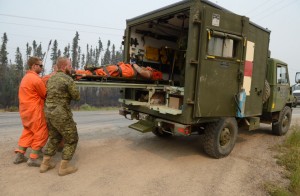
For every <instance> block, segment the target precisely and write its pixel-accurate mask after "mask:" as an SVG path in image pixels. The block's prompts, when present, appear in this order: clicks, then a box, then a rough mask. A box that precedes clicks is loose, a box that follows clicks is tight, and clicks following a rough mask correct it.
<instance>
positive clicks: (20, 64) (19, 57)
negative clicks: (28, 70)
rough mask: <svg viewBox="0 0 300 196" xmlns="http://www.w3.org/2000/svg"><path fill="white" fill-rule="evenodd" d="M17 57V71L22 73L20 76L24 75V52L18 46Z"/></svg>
mask: <svg viewBox="0 0 300 196" xmlns="http://www.w3.org/2000/svg"><path fill="white" fill-rule="evenodd" d="M15 57H16V59H15V63H16V67H17V71H18V73H19V74H20V77H21V78H22V77H23V58H22V54H21V52H20V48H19V47H17V50H16V56H15Z"/></svg>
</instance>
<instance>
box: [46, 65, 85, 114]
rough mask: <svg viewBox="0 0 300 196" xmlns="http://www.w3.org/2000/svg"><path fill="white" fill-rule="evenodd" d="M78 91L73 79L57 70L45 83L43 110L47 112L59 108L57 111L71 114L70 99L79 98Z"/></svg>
mask: <svg viewBox="0 0 300 196" xmlns="http://www.w3.org/2000/svg"><path fill="white" fill-rule="evenodd" d="M79 99H80V93H79V90H78V88H77V86H76V84H75V82H74V80H73V79H72V78H71V77H70V76H68V75H67V74H65V73H63V72H62V71H58V72H57V73H56V74H55V75H53V76H52V77H50V79H49V80H48V83H47V98H46V102H45V112H46V113H49V112H51V111H53V110H55V109H58V108H60V109H59V111H60V112H59V113H65V112H67V113H68V114H70V115H72V114H71V108H70V103H71V100H79Z"/></svg>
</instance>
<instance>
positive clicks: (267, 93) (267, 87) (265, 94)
mask: <svg viewBox="0 0 300 196" xmlns="http://www.w3.org/2000/svg"><path fill="white" fill-rule="evenodd" d="M270 94H271V87H270V84H269V82H268V81H267V80H265V89H264V92H263V97H262V98H263V103H265V102H266V101H268V99H269V97H270Z"/></svg>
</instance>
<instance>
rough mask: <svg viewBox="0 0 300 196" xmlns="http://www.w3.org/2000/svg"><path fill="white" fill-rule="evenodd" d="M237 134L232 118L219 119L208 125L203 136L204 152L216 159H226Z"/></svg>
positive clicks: (234, 120)
mask: <svg viewBox="0 0 300 196" xmlns="http://www.w3.org/2000/svg"><path fill="white" fill-rule="evenodd" d="M237 133H238V126H237V122H236V119H235V118H232V117H226V118H221V119H220V120H219V121H217V122H214V123H210V124H208V125H207V127H206V129H205V134H204V141H203V148H204V151H205V152H206V153H207V154H208V155H210V156H212V157H214V158H217V159H219V158H222V157H226V156H227V155H229V154H230V152H231V151H232V149H233V147H234V145H235V141H236V138H237Z"/></svg>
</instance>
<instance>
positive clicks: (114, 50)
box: [111, 44, 117, 64]
mask: <svg viewBox="0 0 300 196" xmlns="http://www.w3.org/2000/svg"><path fill="white" fill-rule="evenodd" d="M116 61H117V60H116V47H115V44H113V45H112V50H111V63H112V64H116V63H117V62H116Z"/></svg>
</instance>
